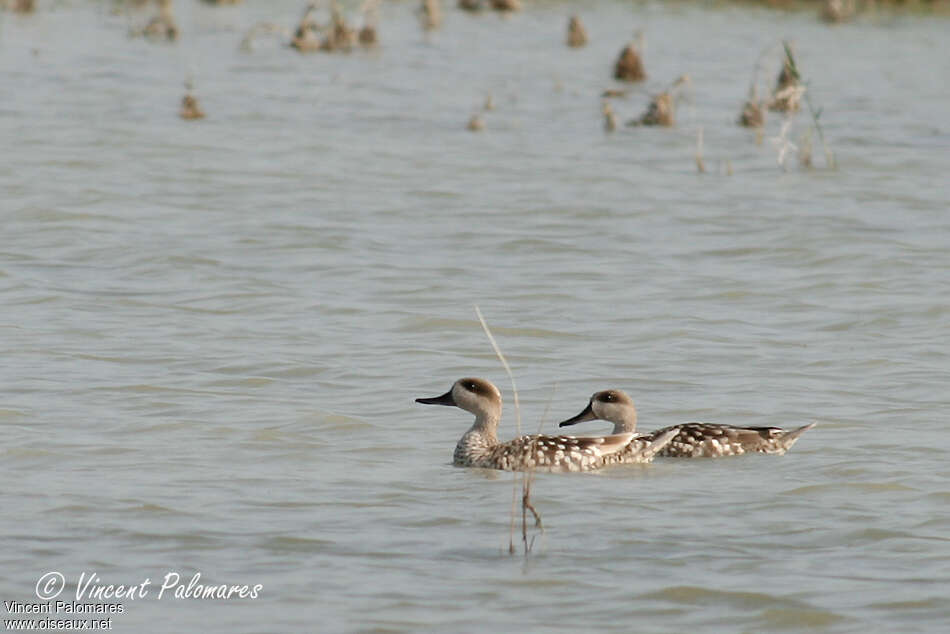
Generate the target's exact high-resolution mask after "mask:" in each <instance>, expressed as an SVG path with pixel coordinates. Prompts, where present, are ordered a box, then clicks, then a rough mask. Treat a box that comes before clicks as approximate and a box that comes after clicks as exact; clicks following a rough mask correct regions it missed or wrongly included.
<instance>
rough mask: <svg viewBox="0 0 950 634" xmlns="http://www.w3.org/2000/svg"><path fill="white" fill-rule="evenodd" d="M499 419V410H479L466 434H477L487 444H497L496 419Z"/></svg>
mask: <svg viewBox="0 0 950 634" xmlns="http://www.w3.org/2000/svg"><path fill="white" fill-rule="evenodd" d="M500 420H501V411H500V410H499V411H497V412H496V411H490V412H480V413H478V414H477V415H476V416H475V422H474V423H472V426H471V427H470V428H469V430H468V431H467V432H465V435H466V436H470V435H477V436H480V437H481V438H483V439H484V440H485V441H487V442H488V444H491V445H495V444H498V421H500Z"/></svg>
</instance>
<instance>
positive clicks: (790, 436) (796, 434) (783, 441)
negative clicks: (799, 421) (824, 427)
mask: <svg viewBox="0 0 950 634" xmlns="http://www.w3.org/2000/svg"><path fill="white" fill-rule="evenodd" d="M817 424H818V423H809V424H808V425H803V426H801V427H797V428H795V429H793V430H791V431H787V432H785V433H784V434H783V435H782V437H781V438H780V439H779V444H780V445H781V447H782V449H783V450H784V451H788V450H789V449H791V448H792V445H794V444H795V441H797V440H798V439H799V438H800V437H801V435H802V434H804V433H805V432H806V431H808V430H809V429H811V428H812V427H814V426H815V425H817Z"/></svg>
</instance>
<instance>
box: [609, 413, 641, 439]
mask: <svg viewBox="0 0 950 634" xmlns="http://www.w3.org/2000/svg"><path fill="white" fill-rule="evenodd" d="M613 424H614V430H613V432H612V433H614V434H632V433H634V432H636V431H637V410H635V409H634V408H632V407H628V408H626V409H624V411H623V412H622V413H621V416H620V418H619V419H618V420H615V421H613Z"/></svg>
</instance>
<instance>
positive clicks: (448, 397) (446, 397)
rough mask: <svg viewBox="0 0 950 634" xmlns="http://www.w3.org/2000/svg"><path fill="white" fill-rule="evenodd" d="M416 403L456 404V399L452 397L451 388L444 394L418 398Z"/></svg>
mask: <svg viewBox="0 0 950 634" xmlns="http://www.w3.org/2000/svg"><path fill="white" fill-rule="evenodd" d="M416 403H422V404H423V405H455V399H454V398H452V390H449V391H448V392H446V393H445V394H443V395H442V396H434V397H432V398H417V399H416Z"/></svg>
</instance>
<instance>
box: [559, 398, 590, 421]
mask: <svg viewBox="0 0 950 634" xmlns="http://www.w3.org/2000/svg"><path fill="white" fill-rule="evenodd" d="M587 420H597V417H596V416H594V408H593V407H591V405H590V403H587V407H585V408H584V411H583V412H581V413H580V414H578V415H577V416H574V417H573V418H568V419H567V420H565V421H561V422H560V423H558V425H557V426H558V427H567V426H568V425H576V424H577V423H583V422H584V421H587Z"/></svg>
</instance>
